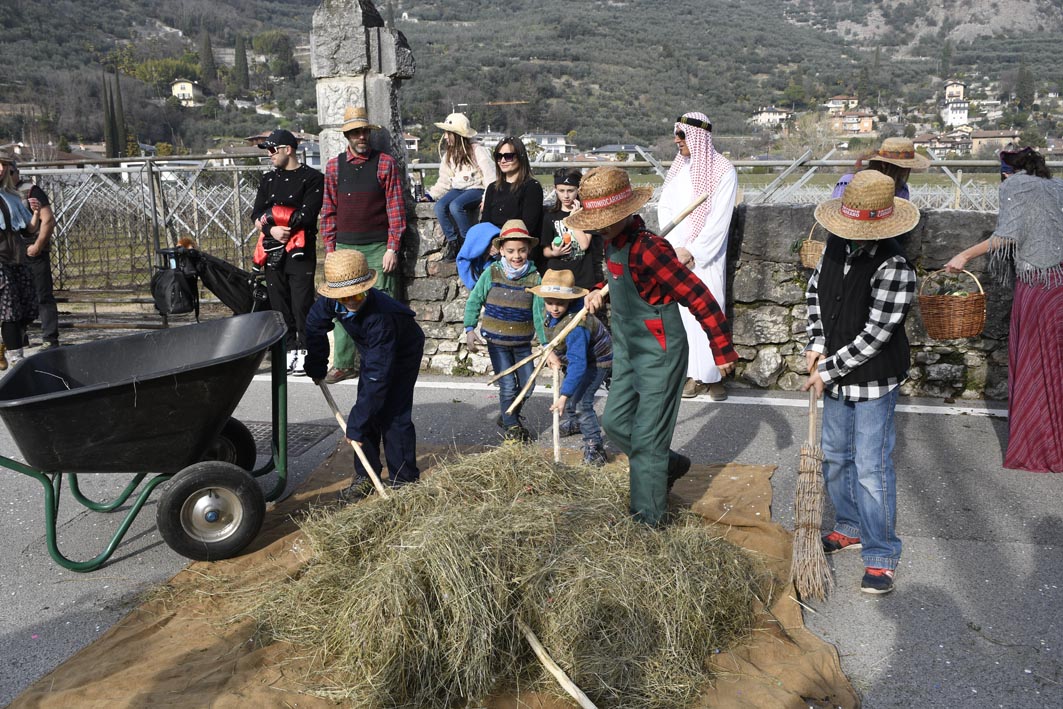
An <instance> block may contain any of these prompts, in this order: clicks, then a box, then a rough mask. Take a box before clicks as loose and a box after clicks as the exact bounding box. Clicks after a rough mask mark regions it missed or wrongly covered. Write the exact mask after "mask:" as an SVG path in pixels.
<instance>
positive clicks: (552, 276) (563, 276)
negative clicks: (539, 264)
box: [525, 268, 589, 300]
mask: <svg viewBox="0 0 1063 709" xmlns="http://www.w3.org/2000/svg"><path fill="white" fill-rule="evenodd" d="M525 290H527V291H529V292H531V293H534V294H535V295H537V296H539V297H540V298H557V299H558V300H576V299H578V298H582V297H583V296H585V295H587V293H588V292H589V291H588V290H587V289H586V288H580V287H579V286H577V285H576V274H574V273H572V271H568V270H565V269H560V270H555V269H552V268H551V269H548V270H547V271H546V273H544V274H543V280H542V282H541V283H539V285H537V286H535V287H533V288H525Z"/></svg>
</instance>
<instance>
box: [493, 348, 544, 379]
mask: <svg viewBox="0 0 1063 709" xmlns="http://www.w3.org/2000/svg"><path fill="white" fill-rule="evenodd" d="M541 354H545V350H539V351H538V352H532V353H531V354H530V355H528V356H527V357H525V358H524V359H522V360H521V361H519V362H517V363H516V364H514V365H513V366H512V367H510V368H509V369H504V370H502V371H501V372H499V373H498V374H496V375H495V376H493V377H491V378H490V379H488V380H487V383H488V384H494V383H495V382H497V381H498V380H499V379H501V378H502V377H504V376H506V375H507V374H512V373H513V372H515V371H517V370H518V369H520V368H521V367H523V366H524V365H526V364H527V363H528V362H531V361H532V360H533V359H535V358H536V357H538V356H539V355H541Z"/></svg>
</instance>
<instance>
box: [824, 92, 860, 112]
mask: <svg viewBox="0 0 1063 709" xmlns="http://www.w3.org/2000/svg"><path fill="white" fill-rule="evenodd" d="M859 105H860V100H859V99H858V98H857V97H856V96H832V97H831V99H830V101H827V102H826V103H825V104H823V107H824V108H826V109H827V113H828V114H830V115H832V116H840V115H842V114H843V113H845V112H846V111H851V110H853V109H854V108H856V107H857V106H859Z"/></svg>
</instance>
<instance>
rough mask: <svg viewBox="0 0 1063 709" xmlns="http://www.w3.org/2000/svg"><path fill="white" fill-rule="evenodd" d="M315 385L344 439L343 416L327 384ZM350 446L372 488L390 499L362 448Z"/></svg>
mask: <svg viewBox="0 0 1063 709" xmlns="http://www.w3.org/2000/svg"><path fill="white" fill-rule="evenodd" d="M317 385H318V386H319V387H321V393H322V394H324V395H325V401H327V402H328V405H329V408H330V409H332V415H333V416H335V417H336V423H338V424H339V425H340V431H342V432H343V435H344V437H346V435H347V422H346V421H344V420H343V414H341V413H340V407H338V406H336V400H335V399H333V398H332V392H331V391H329V388H328V384H325V382H323V381H321V382H318V384H317ZM350 444H351V448H353V449H354V454H355V455H357V456H358V460H360V461H361V463H362V467H363V468H365V469H366V472H368V473H369V479H370V480H372V481H373V487H375V488H376V491H377V493H379V494H380V496H381V497H382V498H384V499H385V500H386V499H388V498H389V497H391V495H389V494H388V492H387V490H385V489H384V484H383V483H381V482H380V476H379V475H377V474H376V471H375V470H373V466H371V465H369V461H368V460H366V457H365V452H364V451H363V450H362V447H361V446H360V445H358V444H357V443H355V442H354V441H350Z"/></svg>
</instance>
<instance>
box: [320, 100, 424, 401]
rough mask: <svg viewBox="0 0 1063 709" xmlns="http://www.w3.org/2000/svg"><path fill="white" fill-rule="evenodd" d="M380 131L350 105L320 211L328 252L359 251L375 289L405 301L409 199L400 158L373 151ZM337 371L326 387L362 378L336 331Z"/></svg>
mask: <svg viewBox="0 0 1063 709" xmlns="http://www.w3.org/2000/svg"><path fill="white" fill-rule="evenodd" d="M374 128H380V126H376V125H373V124H372V123H370V122H369V114H368V113H367V112H366V110H365V109H364V108H360V107H358V108H356V107H354V106H348V107H347V110H346V111H345V112H344V114H343V125H341V126H340V131H341V132H342V133H343V135H344V137H345V138H347V149H346V150H345V151H343V153H341V154H340V155H337V156H336V157H334V158H330V159H329V161H328V164H327V165H326V166H325V198H324V203H323V205H322V208H321V241H322V242H323V243H324V244H325V252H326V253H331V252H333V251H335V250H336V249H356V250H358V251H360V252H362V253H363V254H364V255H365V258H366V261H368V263H369V268H371V269H373V270H374V271H376V273H377V274H378V279H377V284H376V287H377V288H378V289H379V290H382V291H384V292H385V293H387V294H388V295H389V296H391V297H392V298H394V299H396V300H398V299H399V298H400V295H401V293H400V291H401V283H400V277H401V272H400V271H399V251H400V250H401V249H402V234H403V232H404V231H406V199H405V197H404V195H403V191H402V175H401V174H400V173H399V165H398V163H397V162H396V161H395V158H394V157H392V156H391V155H390V154H388V153H384V152H381V151H379V150H373V149H372V148H370V147H369V136H370V133H371V132H372V130H373V129H374ZM333 337H334V338H335V341H334V342H333V348H332V369H330V370H329V372H328V374H327V375H326V376H325V382H326V383H328V384H335V383H336V382H339V381H343V380H344V379H349V378H350V377H353V376H355V375H356V374H357V362H356V358H357V350H356V349H355V346H354V342H353V341H352V340H351V339H350V338H349V337H348V336H347V333H346V331H344V329H343V328H336V329H335V330H334V331H333Z"/></svg>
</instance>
